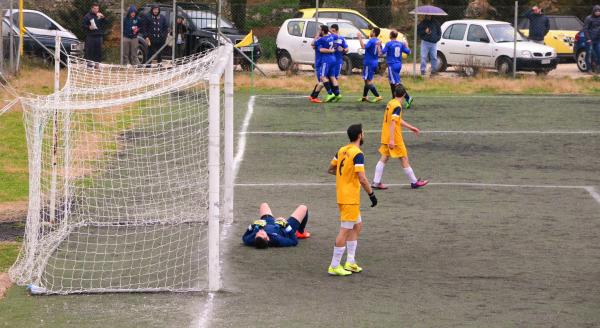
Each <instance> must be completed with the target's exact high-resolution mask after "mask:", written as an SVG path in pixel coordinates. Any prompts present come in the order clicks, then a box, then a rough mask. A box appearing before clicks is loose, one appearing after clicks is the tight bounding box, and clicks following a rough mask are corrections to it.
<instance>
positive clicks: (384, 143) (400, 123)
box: [372, 84, 429, 189]
mask: <svg viewBox="0 0 600 328" xmlns="http://www.w3.org/2000/svg"><path fill="white" fill-rule="evenodd" d="M405 94H406V90H405V89H404V87H403V86H402V85H401V84H400V85H398V86H396V88H395V89H394V99H392V100H390V102H388V104H387V107H386V109H385V115H384V116H383V123H382V125H381V147H379V153H380V154H381V158H380V159H379V162H377V166H376V167H375V177H374V178H373V186H372V187H373V189H387V187H386V186H385V185H384V184H383V183H381V178H382V177H383V169H384V168H385V164H386V163H387V161H388V160H389V159H390V157H391V158H399V159H400V163H401V164H402V168H403V169H404V174H406V176H407V177H408V180H409V181H410V186H411V187H412V188H413V189H417V188H421V187H424V186H425V185H427V184H428V183H429V181H427V180H421V179H417V177H416V176H415V173H414V172H413V169H412V168H411V167H410V163H409V162H408V152H407V151H406V146H405V145H404V139H403V138H402V127H405V128H407V129H409V130H411V131H412V132H414V133H415V134H416V135H417V136H418V135H419V132H421V131H420V130H419V129H418V128H416V127H414V126H412V125H410V124H408V123H407V122H405V121H404V120H403V119H402V99H403V98H404V95H405Z"/></svg>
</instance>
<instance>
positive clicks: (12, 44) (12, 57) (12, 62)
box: [8, 0, 15, 74]
mask: <svg viewBox="0 0 600 328" xmlns="http://www.w3.org/2000/svg"><path fill="white" fill-rule="evenodd" d="M13 5H14V3H13V0H10V18H9V20H8V22H9V23H8V25H9V28H10V29H9V31H8V37H9V40H8V46H9V48H10V49H9V50H10V53H9V54H8V56H9V59H8V60H9V65H10V69H9V72H11V73H12V74H14V73H15V35H14V34H15V27H14V25H13V14H14V13H13Z"/></svg>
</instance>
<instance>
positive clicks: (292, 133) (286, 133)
mask: <svg viewBox="0 0 600 328" xmlns="http://www.w3.org/2000/svg"><path fill="white" fill-rule="evenodd" d="M380 132H381V130H365V133H380ZM346 133H347V132H346V131H320V132H314V131H243V132H240V135H278V136H298V137H299V136H307V137H310V136H313V137H319V136H330V135H345V134H346ZM402 133H403V134H411V133H413V132H412V131H406V130H403V131H402ZM420 133H422V134H474V135H508V134H531V135H596V134H600V131H594V130H579V131H578V130H574V131H561V130H547V131H543V130H516V131H494V130H480V131H477V130H470V131H461V130H422V131H421V132H420Z"/></svg>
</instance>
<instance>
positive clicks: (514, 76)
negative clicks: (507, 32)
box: [513, 0, 519, 79]
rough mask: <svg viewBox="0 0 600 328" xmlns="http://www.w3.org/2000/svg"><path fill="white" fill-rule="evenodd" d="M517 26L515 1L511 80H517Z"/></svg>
mask: <svg viewBox="0 0 600 328" xmlns="http://www.w3.org/2000/svg"><path fill="white" fill-rule="evenodd" d="M518 24H519V1H518V0H517V1H515V23H514V29H515V36H514V40H513V43H514V45H513V48H514V49H513V79H516V78H517V34H518V31H517V28H519V26H518Z"/></svg>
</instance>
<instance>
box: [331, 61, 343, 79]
mask: <svg viewBox="0 0 600 328" xmlns="http://www.w3.org/2000/svg"><path fill="white" fill-rule="evenodd" d="M343 64H344V62H341V61H340V62H336V63H335V67H334V68H333V76H334V77H335V78H336V79H337V78H338V77H340V74H341V73H342V65H343Z"/></svg>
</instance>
